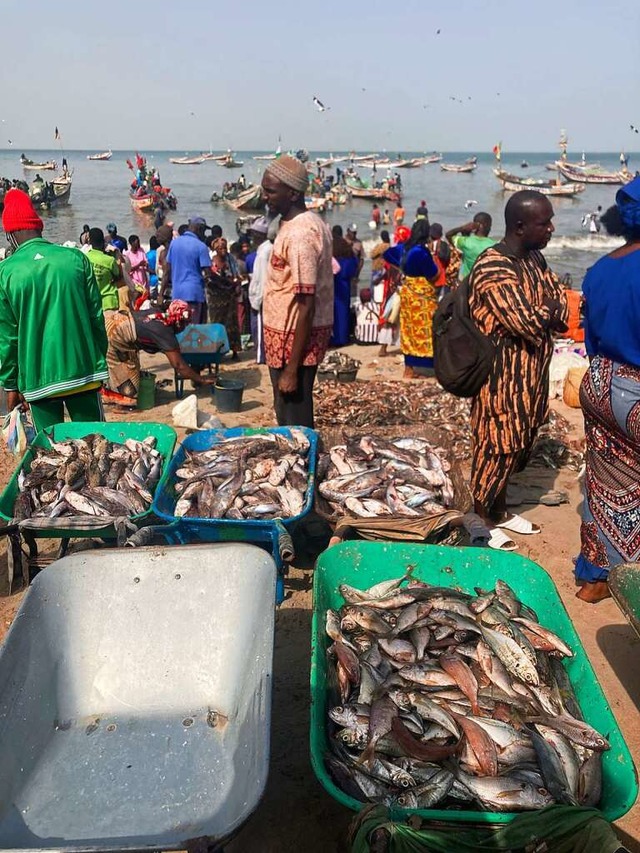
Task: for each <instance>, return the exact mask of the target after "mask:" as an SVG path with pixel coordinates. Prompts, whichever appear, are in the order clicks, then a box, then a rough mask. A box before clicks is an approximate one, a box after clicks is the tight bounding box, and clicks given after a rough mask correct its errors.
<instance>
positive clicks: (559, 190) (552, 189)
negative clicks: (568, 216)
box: [493, 169, 585, 198]
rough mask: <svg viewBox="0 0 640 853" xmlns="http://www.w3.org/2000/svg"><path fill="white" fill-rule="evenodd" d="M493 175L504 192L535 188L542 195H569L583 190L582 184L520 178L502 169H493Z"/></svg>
mask: <svg viewBox="0 0 640 853" xmlns="http://www.w3.org/2000/svg"><path fill="white" fill-rule="evenodd" d="M493 173H494V175H495V176H496V177H497V179H498V180H499V181H500V183H501V184H502V189H503V190H504V191H505V192H510V193H516V192H519V191H520V190H536V192H539V193H542V195H548V196H565V197H569V198H570V197H571V196H575V195H578V194H579V193H581V192H584V189H585V187H584V186H583V185H582V184H576V183H573V182H570V183H560V182H559V181H545V180H544V179H543V178H521V177H519V176H518V175H512V174H510V173H509V172H505V171H504V170H503V169H494V170H493Z"/></svg>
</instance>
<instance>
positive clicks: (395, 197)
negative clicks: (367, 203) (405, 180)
mask: <svg viewBox="0 0 640 853" xmlns="http://www.w3.org/2000/svg"><path fill="white" fill-rule="evenodd" d="M347 192H348V193H349V194H350V195H351V197H352V198H364V199H371V200H372V201H378V200H380V199H383V200H385V201H400V198H401V197H400V194H399V193H397V192H395V190H389V189H378V188H377V187H348V188H347Z"/></svg>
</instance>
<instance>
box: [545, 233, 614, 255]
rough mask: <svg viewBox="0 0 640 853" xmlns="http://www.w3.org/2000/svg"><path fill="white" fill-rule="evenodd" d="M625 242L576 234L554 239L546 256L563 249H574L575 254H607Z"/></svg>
mask: <svg viewBox="0 0 640 853" xmlns="http://www.w3.org/2000/svg"><path fill="white" fill-rule="evenodd" d="M623 243H624V240H622V239H621V238H620V237H608V236H607V235H606V234H575V235H570V236H567V237H564V236H563V235H559V236H558V237H552V238H551V242H550V243H549V245H548V246H547V248H546V249H545V254H550V255H553V254H558V252H561V251H562V250H563V249H572V250H573V251H575V252H599V253H600V254H602V255H603V254H605V253H606V252H611V251H612V250H613V249H617V248H618V246H622V244H623Z"/></svg>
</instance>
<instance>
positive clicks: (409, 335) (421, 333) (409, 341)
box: [400, 276, 438, 367]
mask: <svg viewBox="0 0 640 853" xmlns="http://www.w3.org/2000/svg"><path fill="white" fill-rule="evenodd" d="M437 307H438V295H437V293H436V289H435V287H434V285H433V284H432V283H431V282H430V281H428V280H427V279H426V278H422V277H418V276H416V277H412V276H405V279H404V282H403V285H402V287H401V289H400V347H401V349H402V353H403V355H404V357H405V364H406V365H408V366H412V367H433V315H434V314H435V312H436V308H437Z"/></svg>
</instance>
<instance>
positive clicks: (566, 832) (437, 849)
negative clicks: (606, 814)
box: [351, 806, 620, 853]
mask: <svg viewBox="0 0 640 853" xmlns="http://www.w3.org/2000/svg"><path fill="white" fill-rule="evenodd" d="M380 829H382V830H385V832H386V833H387V838H388V840H387V844H386V847H381V848H380V849H381V850H385V853H387V851H388V853H452V851H455V853H483V851H486V853H496V852H497V851H502V853H594V851H596V850H597V851H598V853H616V851H617V850H619V849H620V842H619V841H618V839H617V838H616V836H615V834H614V832H613V830H612V829H611V826H610V825H609V824H608V823H607V821H606V820H604V819H603V818H602V816H601V814H600V812H599V811H598V810H597V809H581V808H577V807H575V806H549V807H548V808H546V809H540V810H539V811H536V812H527V813H524V814H521V815H518V816H517V817H516V818H514V819H513V820H512V821H511V822H510V823H508V824H505V825H504V826H502V827H500V828H499V829H497V830H490V829H467V830H465V829H462V828H461V827H460V825H459V824H458V825H457V826H456V827H455V829H453V830H452V829H451V828H448V829H443V828H421V829H414V828H413V827H411V826H409V825H408V824H406V823H396V822H394V821H393V820H391V818H390V817H389V812H388V811H387V809H386V808H384V807H383V806H374V807H372V808H368V809H363V811H362V812H360V814H359V816H358V817H357V818H356V820H355V821H354V824H353V826H352V832H351V835H352V846H351V853H373V848H372V846H371V840H372V837H373V834H374V833H375V831H376V830H380Z"/></svg>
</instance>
